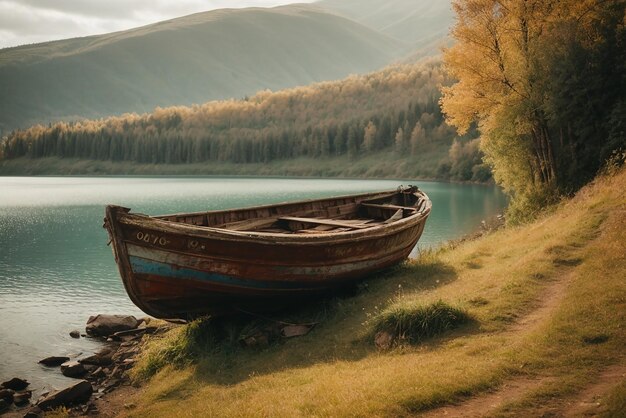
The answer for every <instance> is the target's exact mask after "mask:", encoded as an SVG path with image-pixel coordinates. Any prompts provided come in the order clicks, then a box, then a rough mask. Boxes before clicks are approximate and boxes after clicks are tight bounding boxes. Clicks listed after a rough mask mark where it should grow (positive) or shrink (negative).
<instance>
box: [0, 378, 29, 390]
mask: <svg viewBox="0 0 626 418" xmlns="http://www.w3.org/2000/svg"><path fill="white" fill-rule="evenodd" d="M28 385H30V383H28V381H27V380H24V379H20V378H18V377H14V378H13V379H11V380H7V381H6V382H2V383H0V386H2V387H3V388H5V389H12V390H16V391H17V390H24V389H26V387H27V386H28Z"/></svg>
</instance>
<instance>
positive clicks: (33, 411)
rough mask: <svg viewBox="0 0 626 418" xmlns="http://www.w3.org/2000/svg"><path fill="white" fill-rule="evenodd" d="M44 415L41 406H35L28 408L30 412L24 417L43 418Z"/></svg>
mask: <svg viewBox="0 0 626 418" xmlns="http://www.w3.org/2000/svg"><path fill="white" fill-rule="evenodd" d="M41 417H43V411H42V410H41V408H40V407H38V406H34V407H32V408H30V409H29V410H28V412H27V413H26V414H25V415H24V418H41Z"/></svg>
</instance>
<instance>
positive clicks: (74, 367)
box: [61, 361, 87, 378]
mask: <svg viewBox="0 0 626 418" xmlns="http://www.w3.org/2000/svg"><path fill="white" fill-rule="evenodd" d="M61 373H63V376H66V377H74V378H77V377H81V376H82V375H84V374H85V373H87V370H85V366H83V365H82V364H80V363H79V362H77V361H67V362H65V363H63V364H61Z"/></svg>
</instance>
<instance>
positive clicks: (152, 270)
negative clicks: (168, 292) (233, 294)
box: [129, 256, 305, 289]
mask: <svg viewBox="0 0 626 418" xmlns="http://www.w3.org/2000/svg"><path fill="white" fill-rule="evenodd" d="M129 260H130V265H131V268H132V270H133V273H137V274H154V275H157V276H163V277H169V278H172V279H192V280H202V281H206V282H212V283H218V284H221V285H231V286H237V287H248V288H252V289H302V288H305V286H303V285H302V284H301V283H294V282H284V281H281V282H268V281H259V280H248V279H240V278H237V277H231V276H226V275H223V274H217V273H208V272H204V271H199V270H193V269H188V268H184V267H173V266H171V265H169V264H166V263H159V262H158V261H153V260H146V259H145V258H139V257H133V256H130V257H129Z"/></svg>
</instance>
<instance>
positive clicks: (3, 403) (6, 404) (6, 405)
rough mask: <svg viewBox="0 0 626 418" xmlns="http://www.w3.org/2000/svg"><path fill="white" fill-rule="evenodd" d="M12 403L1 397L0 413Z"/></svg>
mask: <svg viewBox="0 0 626 418" xmlns="http://www.w3.org/2000/svg"><path fill="white" fill-rule="evenodd" d="M10 406H11V404H10V403H9V402H7V401H5V400H4V399H0V414H1V413H3V412H4V411H6V410H7V409H9V407H10Z"/></svg>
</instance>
